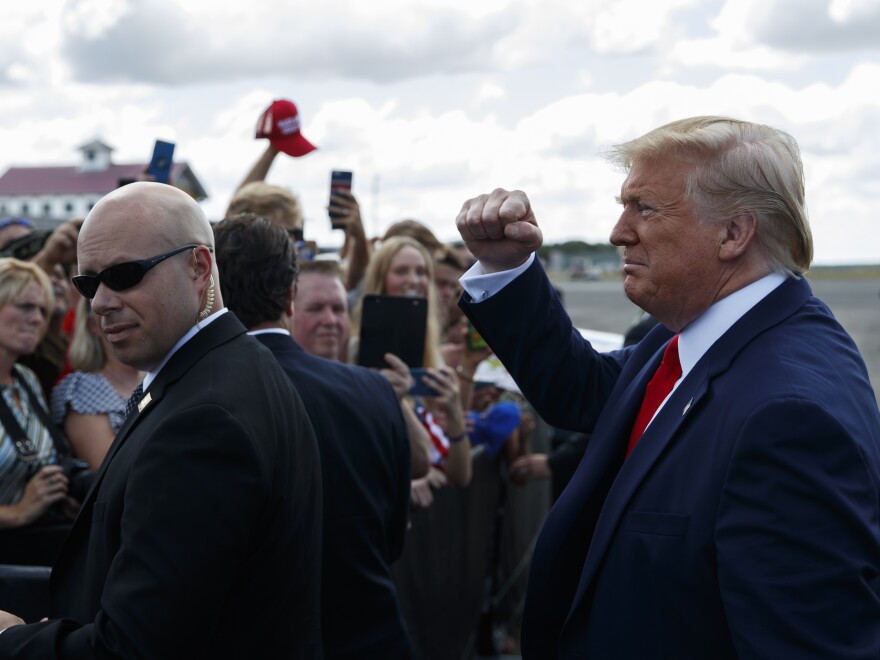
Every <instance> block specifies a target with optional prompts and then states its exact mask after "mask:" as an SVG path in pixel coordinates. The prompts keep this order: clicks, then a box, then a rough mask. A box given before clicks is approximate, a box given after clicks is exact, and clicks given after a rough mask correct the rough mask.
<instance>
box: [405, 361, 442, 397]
mask: <svg viewBox="0 0 880 660" xmlns="http://www.w3.org/2000/svg"><path fill="white" fill-rule="evenodd" d="M409 373H410V375H411V376H412V377H413V386H412V387H411V388H410V390H409V393H410V394H412V395H413V396H437V395H438V394H440V392H438V391H437V390H435V389H434V388H433V387H431V386H430V385H428V384H427V383H426V382H425V381H423V380H422V377H423V376H424V375H425V374H426V373H428V370H427V369H425V368H424V367H416V368H414V369H410V370H409Z"/></svg>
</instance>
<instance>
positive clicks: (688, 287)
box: [611, 159, 724, 331]
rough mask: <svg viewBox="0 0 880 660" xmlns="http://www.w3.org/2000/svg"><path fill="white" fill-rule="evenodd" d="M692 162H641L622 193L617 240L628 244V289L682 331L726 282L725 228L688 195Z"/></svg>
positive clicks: (615, 231) (625, 265)
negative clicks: (723, 262) (723, 265)
mask: <svg viewBox="0 0 880 660" xmlns="http://www.w3.org/2000/svg"><path fill="white" fill-rule="evenodd" d="M691 169H692V165H691V164H690V163H688V162H686V161H684V160H681V159H664V160H660V159H655V160H650V161H645V162H638V163H636V164H635V165H634V166H633V167H632V169H631V170H630V172H629V175H628V176H627V178H626V180H625V181H624V183H623V186H622V187H621V191H620V202H621V204H622V205H623V211H622V213H621V214H620V219H619V220H618V221H617V224H616V225H615V226H614V229H613V230H612V232H611V242H612V243H613V244H614V245H617V246H620V247H622V248H623V274H624V291H625V292H626V295H627V296H628V297H629V299H630V300H632V301H633V302H634V303H635V304H636V305H638V306H639V307H641V308H642V309H644V310H645V311H647V312H649V313H650V314H652V315H653V316H654V317H656V318H657V319H658V320H659V321H660V322H661V323H663V325H665V326H666V327H668V328H670V329H671V330H674V331H679V330H681V329H682V328H683V327H685V326H686V325H687V324H688V323H690V322H691V321H693V320H694V319H695V318H697V317H698V316H699V315H700V314H702V313H703V312H704V311H705V310H706V309H708V308H709V306H710V305H711V304H712V303H713V302H714V301H715V299H716V294H717V292H718V291H719V289H720V288H722V286H723V282H722V281H721V279H722V278H723V269H722V268H721V264H720V261H719V259H718V256H719V245H720V244H721V241H722V240H723V234H724V228H723V227H722V226H721V225H718V224H712V223H709V222H702V223H701V222H700V218H699V216H698V213H697V210H696V208H695V205H694V203H693V202H692V201H691V200H690V199H689V198H688V197H687V196H686V195H685V186H686V182H687V176H688V174H689V173H690V171H691Z"/></svg>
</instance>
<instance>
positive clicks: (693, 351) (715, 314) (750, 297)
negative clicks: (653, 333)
mask: <svg viewBox="0 0 880 660" xmlns="http://www.w3.org/2000/svg"><path fill="white" fill-rule="evenodd" d="M786 277H787V276H786V275H785V274H784V273H770V274H769V275H765V276H764V277H762V278H761V279H759V280H757V281H755V282H752V283H751V284H749V285H748V286H745V287H743V288H742V289H740V290H738V291H734V292H733V293H731V294H730V295H729V296H726V297H724V298H722V299H721V300H719V301H718V302H716V303H715V304H713V305H712V306H711V307H709V309H707V310H706V311H705V312H703V313H702V314H701V315H700V316H699V317H698V318H697V319H696V320H695V321H693V322H692V323H691V324H690V325H688V326H687V327H686V328H685V329H684V330H682V331H681V334H680V336H679V339H678V357H679V361H680V362H681V374H682V379H683V378H684V377H685V376H687V374H688V372H689V371H690V370H691V369H693V368H694V365H696V364H697V362H699V360H700V358H701V357H703V355H705V354H706V352H707V351H708V350H709V349H710V348H711V347H712V344H714V343H715V342H716V341H718V339H720V338H721V336H722V335H723V334H724V333H725V332H727V331H728V330H730V328H731V327H732V326H733V324H734V323H736V322H737V321H739V319H741V318H742V317H743V316H745V314H746V312H748V311H749V310H750V309H752V307H754V306H755V305H757V304H758V303H759V302H761V301H762V300H763V299H764V298H765V297H766V296H768V295H769V294H770V293H771V292H772V291H773V290H774V289H776V287H778V286H779V285H780V284H782V283H783V282H784V281H785V280H786Z"/></svg>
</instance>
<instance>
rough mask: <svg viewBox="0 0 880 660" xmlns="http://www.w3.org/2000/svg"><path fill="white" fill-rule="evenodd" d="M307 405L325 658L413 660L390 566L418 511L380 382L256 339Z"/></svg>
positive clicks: (285, 343)
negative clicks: (319, 530)
mask: <svg viewBox="0 0 880 660" xmlns="http://www.w3.org/2000/svg"><path fill="white" fill-rule="evenodd" d="M256 338H257V339H259V340H260V341H261V342H262V343H263V344H264V345H265V346H267V347H268V348H269V350H271V351H272V353H273V354H274V355H275V357H276V359H277V360H278V362H279V364H280V365H281V367H282V368H283V369H284V371H285V372H287V375H288V376H290V380H291V381H292V382H293V384H294V385H295V386H296V389H297V391H298V392H299V393H300V396H302V400H303V403H305V407H306V411H307V412H308V414H309V417H310V418H311V420H312V425H313V426H314V428H315V436H316V437H317V438H318V446H319V448H320V452H321V469H322V471H323V482H324V556H323V566H322V569H323V575H322V590H321V605H322V608H321V620H322V627H323V638H324V655H325V657H326V658H328V659H329V658H382V659H383V660H394V659H396V658H401V659H402V658H411V657H412V648H411V645H410V640H409V636H408V634H407V632H406V626H405V624H404V622H403V618H402V616H401V613H400V607H399V605H398V602H397V592H396V589H395V587H394V583H393V582H392V579H391V572H390V569H389V567H390V565H391V564H392V563H393V562H394V561H395V560H397V558H398V557H400V553H401V552H402V551H403V542H404V536H405V534H406V523H407V514H408V511H409V484H410V449H409V441H408V439H407V435H406V427H405V425H404V422H403V415H402V414H401V412H400V405H399V403H398V401H397V397H396V396H395V394H394V390H392V389H391V386H390V384H389V383H388V381H387V380H385V378H383V377H382V376H381V375H379V374H377V373H375V372H372V371H370V370H369V369H364V368H361V367H355V366H352V365H347V364H342V363H339V362H332V361H330V360H325V359H324V358H320V357H316V356H314V355H310V354H309V353H306V352H305V351H304V350H303V349H302V348H301V347H300V346H299V344H297V343H296V341H295V340H294V339H293V338H292V337H291V336H290V335H288V334H280V333H275V332H270V333H260V334H258V335H256Z"/></svg>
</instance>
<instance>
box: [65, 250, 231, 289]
mask: <svg viewBox="0 0 880 660" xmlns="http://www.w3.org/2000/svg"><path fill="white" fill-rule="evenodd" d="M197 247H206V248H208V251H209V252H213V251H214V248H212V247H210V246H208V245H199V244H198V243H190V244H189V245H184V246H182V247H179V248H174V249H173V250H171V251H170V252H166V253H165V254H160V255H159V256H158V257H150V258H149V259H140V260H138V261H126V262H125V263H122V264H116V265H115V266H110V267H109V268H105V269H104V270H102V271H101V272H100V273H98V274H97V275H77V276H76V277H74V278H72V281H73V286H75V287H76V290H77V291H79V292H80V293H81V294H83V295H84V296H85V297H86V298H88V299H89V300H91V299H92V298H94V297H95V294H97V293H98V286H99V285H100V284H101V282H103V283H104V284H106V285H107V286H108V287H110V288H111V289H113V290H114V291H124V290H125V289H130V288H131V287H133V286H135V285H136V284H140V281H141V280H142V279H144V275H146V274H147V271H148V270H150V269H151V268H152V267H153V266H156V265H158V264H160V263H162V262H163V261H165V260H166V259H167V258H168V257H173V256H174V255H175V254H180V253H181V252H183V251H184V250H191V249H193V248H197Z"/></svg>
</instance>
